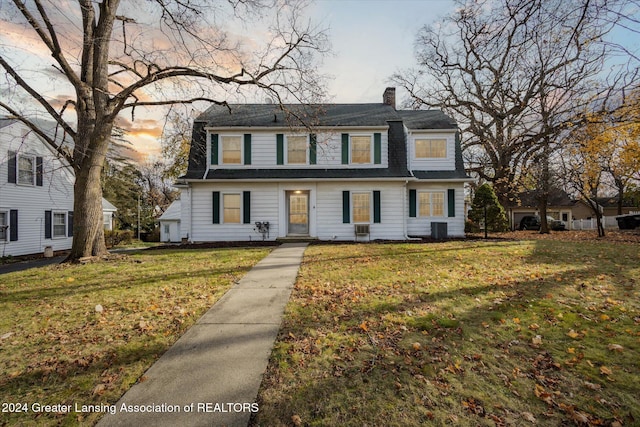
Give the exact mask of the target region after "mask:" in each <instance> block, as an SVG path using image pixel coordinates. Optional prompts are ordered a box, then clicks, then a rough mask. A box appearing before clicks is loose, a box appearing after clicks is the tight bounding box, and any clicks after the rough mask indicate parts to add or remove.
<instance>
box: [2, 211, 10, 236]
mask: <svg viewBox="0 0 640 427" xmlns="http://www.w3.org/2000/svg"><path fill="white" fill-rule="evenodd" d="M8 230H9V213H8V212H7V211H0V242H6V241H7V240H9V239H8V237H9V232H8Z"/></svg>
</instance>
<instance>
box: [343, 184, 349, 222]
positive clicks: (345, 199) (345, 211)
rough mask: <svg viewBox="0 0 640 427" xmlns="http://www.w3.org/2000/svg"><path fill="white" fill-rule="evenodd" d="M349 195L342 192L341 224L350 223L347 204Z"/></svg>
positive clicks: (346, 192)
mask: <svg viewBox="0 0 640 427" xmlns="http://www.w3.org/2000/svg"><path fill="white" fill-rule="evenodd" d="M349 199H350V195H349V192H348V191H343V192H342V223H343V224H349V223H350V222H351V206H350V203H349Z"/></svg>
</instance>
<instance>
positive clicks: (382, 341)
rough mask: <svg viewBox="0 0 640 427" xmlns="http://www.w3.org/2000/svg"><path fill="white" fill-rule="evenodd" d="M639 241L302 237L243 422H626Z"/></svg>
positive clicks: (637, 405) (639, 386)
mask: <svg viewBox="0 0 640 427" xmlns="http://www.w3.org/2000/svg"><path fill="white" fill-rule="evenodd" d="M639 355H640V246H639V245H638V244H637V243H623V242H618V243H608V242H597V241H596V242H586V241H585V242H575V241H574V242H562V241H554V240H537V241H487V242H485V241H465V242H447V243H434V244H367V245H333V246H321V245H318V246H311V247H309V248H308V249H307V251H306V254H305V258H304V262H303V265H302V268H301V270H300V276H299V279H298V282H297V285H296V289H295V291H294V294H293V295H292V298H291V301H290V302H289V305H288V307H287V312H286V316H285V320H284V324H283V328H282V329H281V331H280V335H279V339H278V341H277V343H276V346H275V349H274V351H273V353H272V356H271V361H270V365H269V368H268V371H267V373H266V375H265V378H264V381H263V383H262V387H261V391H260V394H259V403H260V411H259V412H258V413H257V415H256V417H255V418H254V420H253V423H254V424H256V425H261V426H285V425H296V426H301V425H312V426H313V425H318V426H324V425H353V426H363V425H369V426H383V425H384V426H394V425H395V426H408V425H416V426H417V425H446V424H451V425H456V426H457V425H461V426H478V425H488V426H493V425H497V426H505V425H514V426H516V425H517V426H521V425H537V426H558V425H613V426H623V425H637V423H638V422H640V400H639V399H638V396H640V364H639V363H638V360H639V357H640V356H639Z"/></svg>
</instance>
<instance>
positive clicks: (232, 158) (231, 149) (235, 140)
mask: <svg viewBox="0 0 640 427" xmlns="http://www.w3.org/2000/svg"><path fill="white" fill-rule="evenodd" d="M222 163H224V164H227V165H239V164H241V163H242V137H241V136H240V135H234V136H231V135H227V136H222Z"/></svg>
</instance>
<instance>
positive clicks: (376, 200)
mask: <svg viewBox="0 0 640 427" xmlns="http://www.w3.org/2000/svg"><path fill="white" fill-rule="evenodd" d="M373 222H374V223H376V224H378V223H380V222H382V221H381V213H380V191H378V190H376V191H374V192H373Z"/></svg>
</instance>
